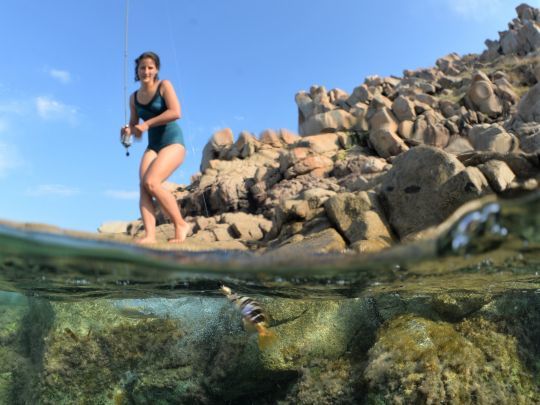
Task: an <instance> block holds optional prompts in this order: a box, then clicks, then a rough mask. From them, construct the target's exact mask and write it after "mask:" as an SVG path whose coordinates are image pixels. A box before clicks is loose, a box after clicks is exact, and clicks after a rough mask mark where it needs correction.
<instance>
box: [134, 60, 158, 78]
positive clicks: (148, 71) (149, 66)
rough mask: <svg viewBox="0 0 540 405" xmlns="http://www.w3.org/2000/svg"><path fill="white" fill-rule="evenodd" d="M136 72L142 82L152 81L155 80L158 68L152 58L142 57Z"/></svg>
mask: <svg viewBox="0 0 540 405" xmlns="http://www.w3.org/2000/svg"><path fill="white" fill-rule="evenodd" d="M137 74H138V75H139V79H140V81H141V82H143V83H152V82H154V81H155V80H156V75H157V74H158V69H157V67H156V63H155V62H154V60H153V59H152V58H144V59H142V60H141V61H140V62H139V66H138V67H137Z"/></svg>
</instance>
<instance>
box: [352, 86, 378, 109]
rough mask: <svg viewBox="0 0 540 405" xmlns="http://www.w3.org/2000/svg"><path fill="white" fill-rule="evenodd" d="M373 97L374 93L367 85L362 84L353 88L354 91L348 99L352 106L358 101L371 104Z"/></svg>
mask: <svg viewBox="0 0 540 405" xmlns="http://www.w3.org/2000/svg"><path fill="white" fill-rule="evenodd" d="M372 99H373V93H372V92H371V91H370V90H369V88H368V86H367V85H365V84H362V85H360V86H358V87H356V88H355V89H354V90H353V93H352V94H351V96H350V97H349V99H348V100H347V104H349V105H350V106H353V105H355V104H356V103H364V104H369V103H370V101H371V100H372Z"/></svg>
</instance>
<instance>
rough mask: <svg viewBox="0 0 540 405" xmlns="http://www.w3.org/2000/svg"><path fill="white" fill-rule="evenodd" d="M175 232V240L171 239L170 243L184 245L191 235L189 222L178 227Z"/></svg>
mask: <svg viewBox="0 0 540 405" xmlns="http://www.w3.org/2000/svg"><path fill="white" fill-rule="evenodd" d="M174 229H175V232H174V238H172V239H169V240H168V241H167V242H169V243H182V242H184V241H185V240H186V238H187V235H188V233H189V229H190V226H189V224H188V223H187V222H184V223H183V224H182V225H176V226H175V228H174Z"/></svg>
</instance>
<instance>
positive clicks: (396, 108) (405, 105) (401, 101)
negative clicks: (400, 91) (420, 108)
mask: <svg viewBox="0 0 540 405" xmlns="http://www.w3.org/2000/svg"><path fill="white" fill-rule="evenodd" d="M392 112H393V113H394V115H395V116H396V118H397V119H398V120H399V121H405V120H409V121H414V119H415V118H416V112H415V111H414V103H413V102H412V101H410V100H409V99H408V98H407V97H404V96H399V97H398V98H396V99H395V100H394V102H393V103H392Z"/></svg>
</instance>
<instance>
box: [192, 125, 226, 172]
mask: <svg viewBox="0 0 540 405" xmlns="http://www.w3.org/2000/svg"><path fill="white" fill-rule="evenodd" d="M233 141H234V135H233V133H232V130H231V129H230V128H224V129H221V130H219V131H216V132H214V134H213V135H212V137H211V138H210V140H209V141H208V142H207V144H206V145H205V146H204V149H203V152H202V159H201V167H200V170H201V172H203V173H204V171H205V170H206V169H208V167H209V163H210V161H211V160H213V159H215V158H217V157H218V156H219V155H220V154H222V153H224V152H225V151H226V150H228V149H229V148H230V147H231V146H232V144H233Z"/></svg>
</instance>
